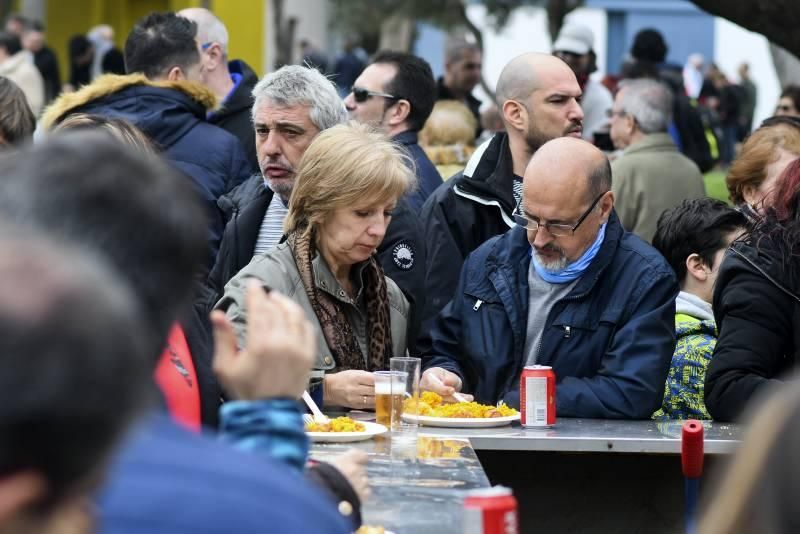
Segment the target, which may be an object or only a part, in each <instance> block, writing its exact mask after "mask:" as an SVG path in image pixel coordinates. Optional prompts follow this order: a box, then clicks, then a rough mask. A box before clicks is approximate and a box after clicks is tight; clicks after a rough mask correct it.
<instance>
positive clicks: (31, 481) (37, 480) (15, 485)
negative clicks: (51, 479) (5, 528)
mask: <svg viewBox="0 0 800 534" xmlns="http://www.w3.org/2000/svg"><path fill="white" fill-rule="evenodd" d="M46 492H47V483H46V482H45V480H44V477H42V476H41V475H40V474H39V473H36V472H34V471H20V472H18V473H13V474H10V475H7V476H4V477H2V478H0V524H5V523H7V522H8V521H9V520H11V519H12V518H13V517H14V516H15V515H16V514H18V513H19V512H20V511H21V510H23V509H25V508H27V507H28V506H30V505H31V504H33V503H35V502H36V501H38V500H40V499H43V498H44V496H45V494H46Z"/></svg>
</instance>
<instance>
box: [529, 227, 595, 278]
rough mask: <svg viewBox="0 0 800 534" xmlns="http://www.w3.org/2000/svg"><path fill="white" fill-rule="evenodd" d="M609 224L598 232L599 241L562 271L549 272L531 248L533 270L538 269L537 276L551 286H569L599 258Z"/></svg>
mask: <svg viewBox="0 0 800 534" xmlns="http://www.w3.org/2000/svg"><path fill="white" fill-rule="evenodd" d="M607 224H608V223H603V226H601V227H600V231H599V232H597V239H595V240H594V243H592V246H590V247H589V248H588V249H586V252H584V253H583V255H581V257H580V258H578V259H577V260H575V261H574V262H572V263H570V264H569V265H567V266H566V267H564V268H563V269H561V270H560V271H548V270H547V269H545V268H544V267H543V266H542V265H541V264H540V263H539V262H538V261H537V259H536V254H534V253H533V247H531V261H532V262H533V268H534V269H536V274H538V275H539V278H541V279H542V280H544V281H545V282H547V283H549V284H568V283H569V282H572V281H573V280H575V279H577V278H578V277H580V276H581V275H582V274H583V273H584V272H585V271H586V269H587V268H588V267H589V265H590V264H591V263H592V260H593V259H594V257H595V256H597V252H598V251H599V250H600V246H601V245H602V244H603V239H604V238H605V236H606V225H607Z"/></svg>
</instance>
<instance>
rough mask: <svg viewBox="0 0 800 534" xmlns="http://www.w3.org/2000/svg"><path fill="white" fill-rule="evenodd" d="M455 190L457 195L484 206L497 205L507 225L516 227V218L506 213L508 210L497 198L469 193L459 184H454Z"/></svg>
mask: <svg viewBox="0 0 800 534" xmlns="http://www.w3.org/2000/svg"><path fill="white" fill-rule="evenodd" d="M453 192H454V193H455V194H456V195H458V196H460V197H463V198H466V199H468V200H471V201H473V202H476V203H478V204H481V205H483V206H494V207H496V208H497V209H498V210H500V216H501V217H502V218H503V222H505V223H506V225H507V226H508V227H509V228H514V227H515V226H516V225H517V224H516V223H515V222H514V219H513V218H512V217H509V216H508V214H507V213H506V210H504V209H503V206H502V205H500V202H498V201H497V200H487V199H485V198H482V197H480V196H478V195H473V194H470V193H467V192H466V191H464V190H462V189H461V188H459V187H458V186H457V185H456V186H453Z"/></svg>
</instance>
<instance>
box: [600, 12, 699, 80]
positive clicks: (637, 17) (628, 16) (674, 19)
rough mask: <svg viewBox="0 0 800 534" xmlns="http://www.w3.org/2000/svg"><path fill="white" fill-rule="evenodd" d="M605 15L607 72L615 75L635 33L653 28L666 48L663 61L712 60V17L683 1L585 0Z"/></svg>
mask: <svg viewBox="0 0 800 534" xmlns="http://www.w3.org/2000/svg"><path fill="white" fill-rule="evenodd" d="M586 6H587V7H594V8H601V9H606V10H607V12H608V43H607V46H608V58H607V65H608V72H610V73H614V74H617V73H619V70H620V67H621V66H622V62H623V60H624V56H625V54H627V53H628V51H629V50H630V47H631V44H632V43H633V38H634V36H635V35H636V33H637V32H638V31H639V30H642V29H644V28H655V29H657V30H658V31H660V32H661V34H662V35H663V36H664V39H665V40H666V42H667V46H668V47H669V52H668V54H667V61H668V62H670V63H675V64H678V65H683V64H684V63H686V58H687V57H688V56H689V54H692V53H695V52H699V53H701V54H703V56H705V57H706V60H707V61H710V60H711V59H712V58H713V57H714V17H712V16H711V15H709V14H707V13H706V12H704V11H701V10H700V9H698V8H697V7H695V5H694V4H692V3H690V2H688V1H683V0H635V1H634V0H587V2H586Z"/></svg>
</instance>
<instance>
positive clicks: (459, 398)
mask: <svg viewBox="0 0 800 534" xmlns="http://www.w3.org/2000/svg"><path fill="white" fill-rule="evenodd" d="M431 376H433V378H435V379H436V381H437V382H439V384H441V385H442V386H444V385H445V383H444V382H442V379H441V378H439V377H438V376H436V375H433V374H432V375H431ZM453 398H454V399H456V402H469V401H468V400H467V398H466V397H464V395H462V394H461V393H459V392H458V391H454V392H453Z"/></svg>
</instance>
